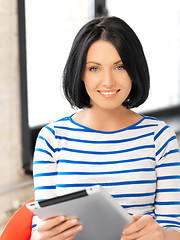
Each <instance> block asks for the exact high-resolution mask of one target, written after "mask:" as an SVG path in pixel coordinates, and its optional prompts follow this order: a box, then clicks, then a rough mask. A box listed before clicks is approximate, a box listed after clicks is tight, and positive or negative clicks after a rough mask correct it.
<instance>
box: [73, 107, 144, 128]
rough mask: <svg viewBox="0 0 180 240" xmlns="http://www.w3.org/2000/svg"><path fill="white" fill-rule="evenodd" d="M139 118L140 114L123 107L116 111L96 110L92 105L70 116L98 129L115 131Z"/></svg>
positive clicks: (80, 122)
mask: <svg viewBox="0 0 180 240" xmlns="http://www.w3.org/2000/svg"><path fill="white" fill-rule="evenodd" d="M141 118H142V116H141V115H139V114H137V113H135V112H133V111H131V110H130V109H126V108H125V107H122V108H121V109H119V110H118V111H111V110H107V109H106V110H103V109H98V110H97V109H95V108H93V107H92V108H89V109H85V110H82V111H80V112H78V113H76V114H75V115H73V117H72V119H73V120H74V121H75V122H77V123H79V124H82V125H84V126H86V127H89V128H91V129H95V130H99V131H117V130H120V129H123V128H126V127H128V126H130V125H132V124H134V123H136V122H138V121H139V120H140V119H141Z"/></svg>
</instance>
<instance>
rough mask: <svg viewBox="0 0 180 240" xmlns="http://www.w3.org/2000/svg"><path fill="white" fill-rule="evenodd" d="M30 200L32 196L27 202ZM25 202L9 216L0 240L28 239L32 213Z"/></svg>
mask: <svg viewBox="0 0 180 240" xmlns="http://www.w3.org/2000/svg"><path fill="white" fill-rule="evenodd" d="M32 201H34V198H32V199H31V200H29V201H28V202H32ZM28 202H27V203H28ZM25 204H26V203H25ZM25 204H24V205H23V206H22V207H20V208H19V209H18V210H17V211H16V212H15V214H14V215H13V216H12V217H11V219H10V220H9V222H8V223H7V225H6V227H5V228H4V231H3V232H2V235H1V237H0V239H1V240H30V238H31V229H32V217H33V213H32V212H31V211H30V210H28V209H27V208H26V206H25Z"/></svg>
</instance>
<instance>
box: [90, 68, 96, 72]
mask: <svg viewBox="0 0 180 240" xmlns="http://www.w3.org/2000/svg"><path fill="white" fill-rule="evenodd" d="M89 70H90V71H92V72H97V71H98V68H97V67H91V68H90V69H89Z"/></svg>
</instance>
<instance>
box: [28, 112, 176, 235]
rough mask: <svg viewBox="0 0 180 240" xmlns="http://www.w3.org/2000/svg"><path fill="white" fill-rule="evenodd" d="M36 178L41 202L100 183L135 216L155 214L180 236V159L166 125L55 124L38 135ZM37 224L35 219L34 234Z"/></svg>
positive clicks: (65, 121)
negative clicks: (99, 126) (105, 127)
mask: <svg viewBox="0 0 180 240" xmlns="http://www.w3.org/2000/svg"><path fill="white" fill-rule="evenodd" d="M33 173H34V185H35V199H36V200H42V199H48V198H51V197H55V196H60V195H63V194H66V193H69V192H72V191H76V190H81V189H83V188H86V187H89V186H93V185H97V184H99V185H101V186H103V187H104V188H105V189H106V190H107V191H108V192H109V194H111V195H112V196H113V197H114V198H115V199H116V201H118V202H119V204H120V205H122V206H123V207H124V208H125V209H126V210H127V211H128V212H129V213H130V214H135V213H141V214H150V215H152V216H153V217H154V218H155V219H156V220H157V221H158V222H159V224H160V225H161V226H163V227H165V228H173V229H176V230H179V231H180V154H179V149H178V144H177V139H176V136H175V134H174V132H173V131H172V129H171V128H170V127H169V126H168V125H166V124H165V123H164V122H163V121H160V120H157V119H155V118H152V117H146V116H143V118H142V119H141V120H140V121H138V122H137V123H135V124H133V125H131V126H129V127H127V128H124V129H121V130H119V131H113V132H103V131H97V130H93V129H90V128H87V127H85V126H82V125H80V124H77V123H75V122H74V121H73V120H72V118H71V116H70V117H65V118H63V119H60V120H58V121H56V122H52V123H50V124H48V125H47V126H45V127H44V128H43V129H42V130H41V131H40V133H39V135H38V138H37V142H36V148H35V153H34V165H33ZM37 221H38V218H37V217H36V216H34V218H33V227H34V229H35V226H36V224H37Z"/></svg>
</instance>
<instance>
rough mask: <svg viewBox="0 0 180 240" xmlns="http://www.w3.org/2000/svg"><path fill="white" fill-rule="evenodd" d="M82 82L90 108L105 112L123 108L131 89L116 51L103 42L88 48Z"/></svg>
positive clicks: (99, 41) (129, 80)
mask: <svg viewBox="0 0 180 240" xmlns="http://www.w3.org/2000/svg"><path fill="white" fill-rule="evenodd" d="M83 81H84V84H85V88H86V91H87V93H88V95H89V97H90V103H91V105H92V107H93V108H101V109H106V110H113V109H119V108H121V107H124V106H123V105H122V103H123V102H124V101H125V100H126V99H127V97H128V95H129V93H130V91H131V87H132V81H131V79H130V77H129V75H128V73H127V72H126V70H125V69H124V67H123V62H122V61H121V57H120V56H119V54H118V52H117V50H116V49H115V47H114V46H113V45H112V44H111V43H110V42H108V41H105V40H98V41H96V42H94V43H93V44H92V45H91V46H90V48H89V50H88V53H87V58H86V65H85V70H84V74H83Z"/></svg>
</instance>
